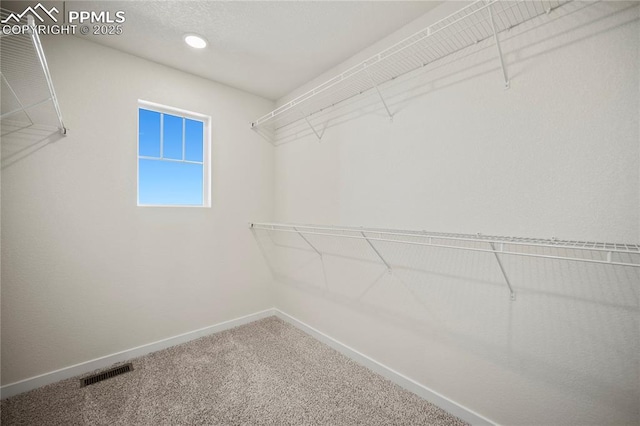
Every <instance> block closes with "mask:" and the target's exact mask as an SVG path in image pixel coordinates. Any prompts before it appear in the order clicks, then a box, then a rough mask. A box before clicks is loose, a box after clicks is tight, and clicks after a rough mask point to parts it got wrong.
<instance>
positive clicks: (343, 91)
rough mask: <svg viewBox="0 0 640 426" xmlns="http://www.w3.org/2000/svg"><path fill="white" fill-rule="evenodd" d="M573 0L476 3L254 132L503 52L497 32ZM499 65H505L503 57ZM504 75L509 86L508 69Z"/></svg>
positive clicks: (280, 111) (271, 116)
mask: <svg viewBox="0 0 640 426" xmlns="http://www.w3.org/2000/svg"><path fill="white" fill-rule="evenodd" d="M568 1H570V0H514V1H502V0H477V1H475V2H474V3H472V4H470V5H468V6H466V7H464V8H462V9H460V10H459V11H457V12H455V13H453V14H451V15H449V16H448V17H446V18H444V19H442V20H440V21H438V22H436V23H434V24H432V25H430V26H429V27H427V28H425V29H423V30H421V31H418V32H417V33H415V34H413V35H412V36H410V37H407V38H406V39H404V40H402V41H400V42H398V43H396V44H394V45H393V46H391V47H389V48H387V49H385V50H383V51H382V52H380V53H378V54H376V55H374V56H372V57H370V58H369V59H367V60H365V61H362V62H360V63H359V64H357V65H355V66H353V67H351V68H349V69H348V70H346V71H344V72H342V73H341V74H339V75H337V76H335V77H333V78H331V79H329V80H328V81H326V82H324V83H322V84H321V85H319V86H317V87H315V88H313V89H311V90H309V91H308V92H306V93H304V94H302V95H300V96H298V97H297V98H295V99H293V100H292V101H290V102H288V103H286V104H284V105H282V106H280V107H278V108H276V109H275V110H273V111H271V112H270V113H268V114H266V115H264V116H262V117H260V118H258V119H257V120H256V121H254V122H253V123H251V126H252V128H254V129H255V130H258V129H265V130H267V131H269V132H274V131H277V130H278V129H281V128H283V127H285V126H287V125H289V124H291V123H294V122H296V121H298V120H302V119H307V118H308V117H310V116H311V115H313V114H315V113H317V112H320V111H322V110H324V109H326V108H329V107H331V106H333V105H335V104H337V103H339V102H342V101H344V100H347V99H349V98H351V97H353V96H356V95H358V94H361V93H363V92H366V91H368V90H371V89H374V88H376V89H377V87H378V86H379V85H381V84H383V83H386V82H388V81H391V80H393V79H395V78H397V77H399V76H401V75H403V74H407V73H409V72H411V71H414V70H416V69H418V68H421V67H424V66H427V65H429V64H431V63H432V62H435V61H437V60H439V59H442V58H444V57H445V56H448V55H451V54H453V53H456V52H458V51H460V50H462V49H465V48H467V47H469V46H473V45H475V44H477V43H479V42H481V41H483V40H486V39H489V38H492V37H493V38H495V40H496V44H497V45H498V50H499V44H498V38H497V34H498V33H500V32H502V31H505V30H508V29H510V28H512V27H514V26H516V25H519V24H521V23H523V22H526V21H528V20H530V19H533V18H535V17H537V16H540V15H542V14H545V13H549V12H550V11H551V10H553V9H555V8H557V7H559V6H561V5H562V4H564V3H567V2H568ZM499 53H500V50H499ZM500 60H501V63H502V56H501V53H500ZM503 72H504V76H505V84H506V85H507V87H508V79H507V77H506V72H505V71H504V65H503ZM379 95H380V97H381V100H382V102H383V103H384V99H383V98H382V95H381V94H380V93H379ZM385 108H386V103H385ZM387 112H389V111H388V108H387ZM389 115H391V114H389ZM314 132H315V130H314ZM318 137H319V136H318Z"/></svg>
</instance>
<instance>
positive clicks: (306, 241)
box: [293, 226, 322, 258]
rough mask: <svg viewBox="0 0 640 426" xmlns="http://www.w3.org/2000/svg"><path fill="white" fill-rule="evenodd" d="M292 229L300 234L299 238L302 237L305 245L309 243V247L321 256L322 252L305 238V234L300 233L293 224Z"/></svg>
mask: <svg viewBox="0 0 640 426" xmlns="http://www.w3.org/2000/svg"><path fill="white" fill-rule="evenodd" d="M293 229H294V230H295V231H296V232H297V233H298V235H300V238H302V239H303V240H304V242H305V243H307V245H309V247H311V248H312V249H313V251H315V252H316V253H317V254H318V256H320V257H321V258H322V253H320V251H319V250H318V249H317V248H316V247H315V246H314V245H313V244H311V243H310V242H309V240H307V239H306V238H305V236H304V235H302V234H301V233H300V231H298V229H297V228H296V227H295V226H294V227H293Z"/></svg>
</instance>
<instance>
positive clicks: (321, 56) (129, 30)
mask: <svg viewBox="0 0 640 426" xmlns="http://www.w3.org/2000/svg"><path fill="white" fill-rule="evenodd" d="M439 3H440V2H433V1H432V2H430V1H355V2H351V1H335V2H334V1H315V2H280V1H264V2H244V1H233V2H232V1H229V2H212V1H145V2H121V1H115V2H114V1H91V2H75V1H74V2H71V1H68V2H66V8H67V10H69V9H72V8H73V9H76V10H81V9H85V10H95V11H99V10H109V11H117V10H123V11H125V14H126V22H125V23H124V24H123V34H122V35H117V36H116V35H112V36H105V35H87V36H81V37H86V38H87V39H88V40H91V41H94V42H96V43H100V44H103V45H106V46H110V47H113V48H116V49H119V50H122V51H124V52H128V53H131V54H134V55H137V56H140V57H142V58H146V59H150V60H152V61H155V62H159V63H162V64H165V65H169V66H171V67H174V68H178V69H181V70H184V71H187V72H190V73H193V74H196V75H199V76H202V77H206V78H209V79H212V80H215V81H219V82H221V83H225V84H227V85H230V86H233V87H237V88H240V89H243V90H246V91H248V92H252V93H255V94H258V95H260V96H263V97H266V98H269V99H274V100H275V99H278V98H281V97H282V96H284V95H286V94H287V93H289V92H291V91H292V90H293V89H295V88H297V87H299V86H301V85H302V84H304V83H306V82H308V81H310V80H312V79H313V78H315V77H317V76H318V75H320V74H321V73H322V72H324V71H326V70H328V69H330V68H332V67H333V66H335V65H337V64H339V63H341V62H342V61H344V60H346V59H348V58H349V57H350V56H352V55H354V54H355V53H357V52H358V51H360V50H362V49H364V48H366V47H367V46H369V45H371V44H373V43H375V42H376V41H378V40H380V39H381V38H383V37H385V36H386V35H388V34H390V33H392V32H394V31H395V30H397V29H399V28H401V27H402V26H404V25H406V24H407V23H409V22H411V21H413V20H414V19H416V18H418V17H419V16H420V15H422V14H424V13H425V12H427V11H428V10H430V9H432V8H433V7H435V6H436V5H437V4H439ZM189 32H193V33H198V34H201V35H203V36H204V37H205V38H206V39H207V40H208V41H209V46H208V47H207V48H206V49H203V50H195V49H192V48H189V47H188V46H186V45H185V44H184V42H183V40H182V37H183V35H184V34H185V33H189Z"/></svg>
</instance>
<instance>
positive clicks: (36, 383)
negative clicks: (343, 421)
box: [0, 308, 496, 425]
mask: <svg viewBox="0 0 640 426" xmlns="http://www.w3.org/2000/svg"><path fill="white" fill-rule="evenodd" d="M272 315H275V316H277V317H278V318H280V319H282V320H283V321H286V322H287V323H289V324H291V325H293V326H294V327H296V328H298V329H300V330H302V331H304V332H305V333H307V334H309V335H311V336H313V337H314V338H316V339H317V340H319V341H321V342H323V343H324V344H326V345H328V346H330V347H332V348H333V349H335V350H337V351H338V352H340V353H342V354H343V355H345V356H347V357H349V358H351V359H352V360H354V361H356V362H357V363H359V364H361V365H363V366H365V367H367V368H369V369H370V370H372V371H374V372H376V373H378V374H380V375H381V376H383V377H385V378H387V379H389V380H391V381H392V382H394V383H395V384H397V385H399V386H401V387H402V388H404V389H407V390H408V391H410V392H413V393H415V394H416V395H418V396H420V397H421V398H424V399H426V400H427V401H429V402H431V403H433V404H435V405H437V406H438V407H440V408H442V409H444V410H446V411H448V412H449V413H451V414H453V415H454V416H457V417H459V418H461V419H462V420H464V421H466V422H468V423H471V424H472V425H494V424H496V423H495V422H492V421H491V420H489V419H487V418H485V417H483V416H481V415H480V414H478V413H475V412H474V411H472V410H470V409H468V408H466V407H464V406H462V405H460V404H458V403H456V402H454V401H452V400H450V399H449V398H447V397H445V396H443V395H441V394H439V393H438V392H436V391H434V390H432V389H429V388H428V387H426V386H424V385H422V384H420V383H418V382H416V381H415V380H413V379H410V378H409V377H407V376H405V375H403V374H401V373H399V372H397V371H395V370H393V369H391V368H389V367H387V366H386V365H384V364H381V363H380V362H378V361H376V360H374V359H373V358H371V357H368V356H367V355H365V354H363V353H361V352H358V351H357V350H355V349H353V348H351V347H349V346H347V345H345V344H344V343H342V342H339V341H338V340H336V339H334V338H333V337H330V336H328V335H326V334H324V333H323V332H321V331H319V330H317V329H315V328H313V327H311V326H310V325H308V324H305V323H304V322H302V321H300V320H298V319H297V318H294V317H292V316H291V315H289V314H287V313H285V312H282V311H281V310H279V309H277V308H272V309H266V310H264V311H260V312H256V313H253V314H250V315H245V316H243V317H240V318H235V319H232V320H229V321H224V322H221V323H219V324H215V325H211V326H209V327H204V328H201V329H199V330H194V331H190V332H188V333H183V334H179V335H177V336H173V337H169V338H167V339H163V340H158V341H157V342H153V343H149V344H146V345H142V346H138V347H136V348H132V349H128V350H125V351H122V352H117V353H114V354H111V355H106V356H103V357H100V358H96V359H93V360H91V361H86V362H82V363H80V364H76V365H72V366H69V367H65V368H61V369H59V370H56V371H52V372H49V373H45V374H41V375H39V376H35V377H31V378H28V379H25V380H21V381H19V382H15V383H10V384H8V385H4V386H2V387H0V394H1V397H2V399H4V398H8V397H11V396H14V395H18V394H20V393H23V392H27V391H30V390H32V389H36V388H39V387H42V386H45V385H48V384H51V383H55V382H58V381H60V380H64V379H69V378H71V377H74V376H78V375H81V374H86V373H89V372H91V371H94V370H98V369H101V368H105V367H109V366H111V365H113V364H115V363H118V362H123V361H127V360H130V359H132V358H137V357H139V356H143V355H146V354H149V353H152V352H156V351H159V350H162V349H166V348H169V347H171V346H175V345H179V344H181V343H185V342H188V341H191V340H194V339H197V338H199V337H203V336H207V335H210V334H214V333H219V332H221V331H224V330H228V329H230V328H234V327H238V326H240V325H244V324H248V323H250V322H254V321H258V320H261V319H263V318H267V317H269V316H272Z"/></svg>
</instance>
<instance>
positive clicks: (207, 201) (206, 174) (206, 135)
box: [136, 99, 211, 208]
mask: <svg viewBox="0 0 640 426" xmlns="http://www.w3.org/2000/svg"><path fill="white" fill-rule="evenodd" d="M140 108H142V109H146V110H150V111H154V112H159V113H163V114H171V115H175V116H178V117H183V118H189V119H192V120H197V121H201V122H202V123H203V127H204V128H203V140H202V150H203V152H202V179H203V182H202V205H187V204H140V158H142V159H144V158H146V157H144V156H143V157H141V156H140ZM136 123H137V126H136V127H137V135H136V140H137V141H138V143H137V151H136V171H137V172H136V198H137V206H138V207H190V208H199V207H211V117H210V116H208V115H204V114H200V113H198V112H193V111H187V110H185V109H180V108H175V107H170V106H167V105H162V104H158V103H155V102H149V101H145V100H142V99H138V108H136ZM162 132H164V129H162V128H161V133H160V135H161V136H160V137H161V143H162V134H163V133H162ZM182 143H183V148H182V149H183V157H184V143H185V141H184V140H183V142H182ZM160 155H162V149H161V151H160ZM154 159H155V158H154ZM157 161H178V162H186V163H188V162H189V161H186V160H184V159H183V160H172V159H163V158H160V159H159V160H157ZM198 164H199V163H198Z"/></svg>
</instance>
